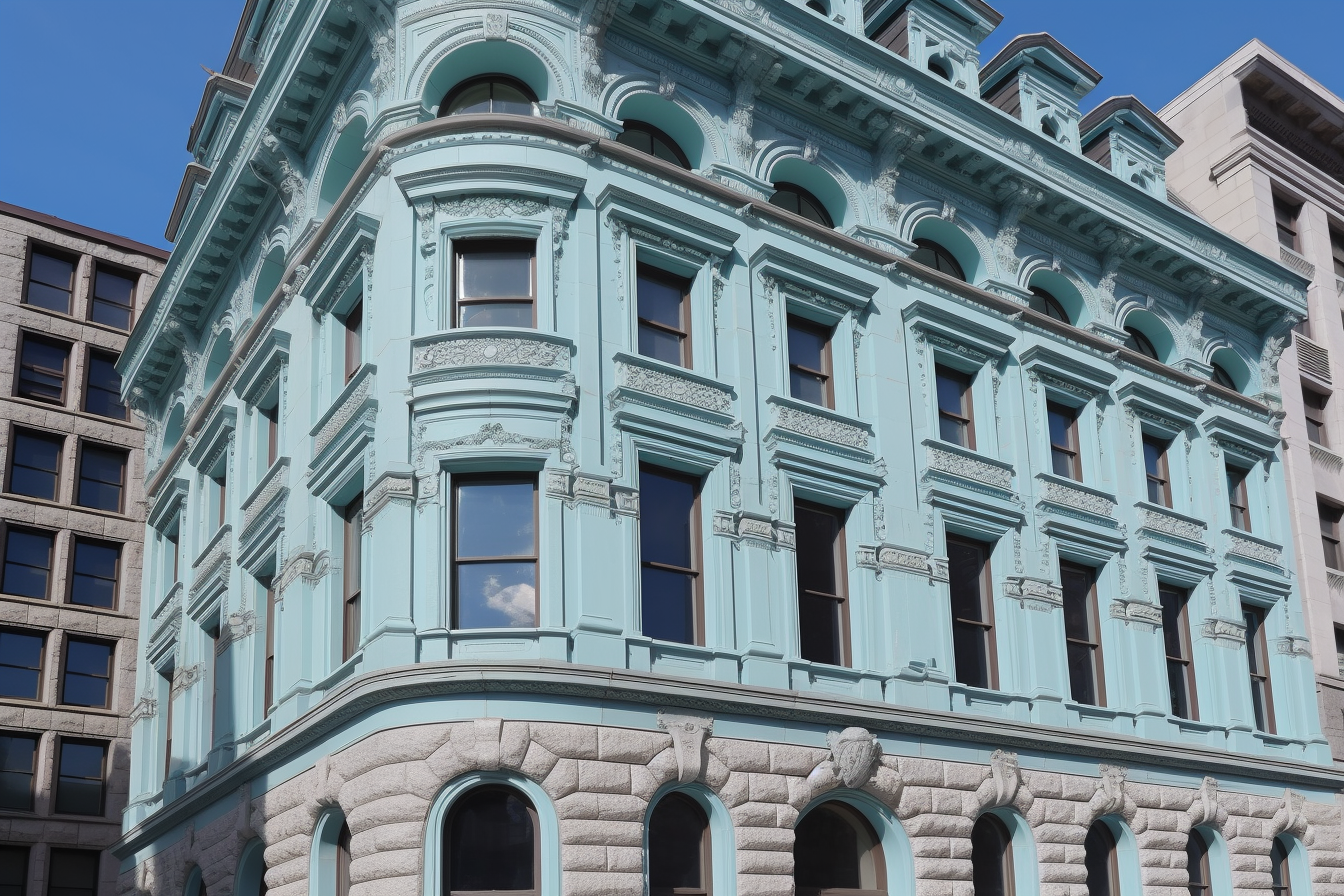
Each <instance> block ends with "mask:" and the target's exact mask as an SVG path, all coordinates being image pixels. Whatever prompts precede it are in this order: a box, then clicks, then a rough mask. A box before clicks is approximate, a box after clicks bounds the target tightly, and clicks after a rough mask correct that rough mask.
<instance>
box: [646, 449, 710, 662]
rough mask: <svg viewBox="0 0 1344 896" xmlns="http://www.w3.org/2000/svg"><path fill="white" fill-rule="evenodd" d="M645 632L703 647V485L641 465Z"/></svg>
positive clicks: (679, 475) (691, 479)
mask: <svg viewBox="0 0 1344 896" xmlns="http://www.w3.org/2000/svg"><path fill="white" fill-rule="evenodd" d="M639 494H640V507H641V509H642V511H643V512H642V513H641V514H640V518H639V559H640V605H641V626H640V627H641V631H642V632H643V633H644V634H645V635H647V636H649V637H650V638H657V639H658V640H660V641H676V642H679V643H681V644H700V643H703V640H704V639H703V637H702V634H701V633H702V631H703V616H704V614H703V606H702V603H701V593H700V588H701V580H700V537H699V533H700V527H699V508H700V480H699V479H696V478H694V477H691V476H685V475H682V474H680V473H674V472H672V471H670V470H664V469H661V468H659V467H654V466H649V465H644V464H641V465H640V468H639Z"/></svg>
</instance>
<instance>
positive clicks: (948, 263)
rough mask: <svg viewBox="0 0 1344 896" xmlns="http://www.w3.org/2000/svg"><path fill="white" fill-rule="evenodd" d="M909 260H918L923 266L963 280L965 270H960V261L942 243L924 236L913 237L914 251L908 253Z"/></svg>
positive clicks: (964, 278)
mask: <svg viewBox="0 0 1344 896" xmlns="http://www.w3.org/2000/svg"><path fill="white" fill-rule="evenodd" d="M910 260H911V261H916V262H919V263H920V264H922V265H924V266H925V267H930V268H933V269H934V270H935V271H938V272H939V273H942V274H947V275H948V276H949V277H956V278H957V279H958V280H961V281H962V282H965V280H966V272H965V271H963V270H962V268H961V263H960V262H959V261H957V259H956V256H954V255H953V254H952V253H951V252H950V251H949V250H948V249H947V247H945V246H944V245H943V244H942V243H937V242H934V241H933V240H930V239H925V238H924V237H916V238H915V251H913V252H911V253H910Z"/></svg>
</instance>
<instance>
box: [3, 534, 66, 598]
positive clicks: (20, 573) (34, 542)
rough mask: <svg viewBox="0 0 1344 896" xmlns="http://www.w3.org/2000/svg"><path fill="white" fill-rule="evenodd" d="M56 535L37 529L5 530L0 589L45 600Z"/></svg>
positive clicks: (20, 595)
mask: <svg viewBox="0 0 1344 896" xmlns="http://www.w3.org/2000/svg"><path fill="white" fill-rule="evenodd" d="M55 543H56V536H54V535H53V534H52V533H50V532H41V531H39V530H36V529H18V528H14V527H10V529H9V530H8V531H6V532H5V565H4V572H3V575H0V579H3V581H2V582H0V591H3V592H4V593H5V594H13V595H17V596H18V597H32V598H37V599H38V600H46V599H47V597H48V596H49V594H50V592H49V591H48V589H49V588H50V587H51V555H52V551H53V548H54V547H55Z"/></svg>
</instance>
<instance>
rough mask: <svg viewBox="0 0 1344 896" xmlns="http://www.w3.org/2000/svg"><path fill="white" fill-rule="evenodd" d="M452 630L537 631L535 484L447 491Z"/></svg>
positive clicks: (470, 485) (506, 481) (505, 482)
mask: <svg viewBox="0 0 1344 896" xmlns="http://www.w3.org/2000/svg"><path fill="white" fill-rule="evenodd" d="M453 509H454V512H453V559H452V563H453V596H454V603H453V627H454V628H458V629H475V628H535V627H536V626H537V478H536V476H531V475H528V476H489V477H480V478H463V479H462V480H461V481H460V482H458V483H457V484H456V485H454V487H453Z"/></svg>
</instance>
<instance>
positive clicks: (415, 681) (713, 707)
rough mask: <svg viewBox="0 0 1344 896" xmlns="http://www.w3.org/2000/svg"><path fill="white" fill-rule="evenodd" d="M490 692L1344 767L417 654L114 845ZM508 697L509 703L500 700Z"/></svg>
mask: <svg viewBox="0 0 1344 896" xmlns="http://www.w3.org/2000/svg"><path fill="white" fill-rule="evenodd" d="M485 693H497V694H513V695H527V694H535V695H537V696H539V697H544V698H545V699H547V700H550V701H554V700H555V699H557V698H564V697H571V698H574V699H577V700H609V701H616V702H624V703H630V704H637V705H642V706H647V707H650V708H651V709H652V708H658V709H667V708H672V707H676V708H684V709H690V710H695V711H697V712H701V713H712V714H713V715H714V716H715V717H723V716H734V715H736V716H740V717H755V718H769V719H780V718H783V719H788V720H791V721H795V722H798V723H801V724H804V725H822V726H833V727H840V728H845V727H850V726H858V727H865V728H868V729H870V730H872V731H874V732H875V733H877V734H878V736H879V737H882V736H914V737H925V738H937V739H945V740H954V741H962V742H968V741H969V742H975V743H981V744H986V745H993V746H995V747H998V748H1003V749H1015V750H1021V751H1024V752H1026V753H1029V754H1060V755H1065V756H1068V757H1070V758H1074V759H1076V758H1078V757H1087V758H1091V759H1096V760H1099V761H1116V762H1119V763H1121V764H1125V765H1131V766H1165V767H1172V768H1179V769H1186V770H1188V771H1190V772H1191V773H1192V774H1210V775H1223V776H1226V777H1227V778H1229V779H1236V780H1242V779H1244V778H1246V777H1247V775H1248V769H1254V771H1255V777H1256V778H1263V779H1266V780H1269V781H1272V782H1273V783H1274V785H1275V786H1278V787H1282V786H1285V785H1290V784H1297V785H1300V786H1303V787H1309V788H1319V789H1326V790H1339V789H1344V769H1340V768H1336V767H1334V766H1322V765H1312V764H1309V763H1306V762H1292V761H1285V760H1282V759H1276V758H1273V757H1268V756H1253V757H1252V756H1247V755H1237V754H1233V753H1228V752H1225V751H1221V750H1210V749H1200V748H1198V747H1193V746H1188V745H1185V744H1176V743H1165V742H1164V743H1163V744H1162V749H1161V750H1154V749H1153V743H1152V742H1151V741H1148V740H1144V739H1141V738H1137V737H1124V736H1122V735H1114V734H1103V733H1101V732H1094V731H1083V730H1078V729H1070V728H1056V727H1051V726H1046V725H1032V724H1027V723H1021V722H1013V721H1009V720H1005V719H995V718H981V717H977V716H971V715H967V714H963V713H953V712H944V711H939V710H931V709H920V708H918V707H901V706H892V705H891V704H889V703H881V702H876V701H870V700H854V699H847V698H843V697H838V696H835V695H831V694H826V693H822V692H816V691H809V692H800V691H787V690H781V689H777V688H764V687H756V686H752V685H744V684H733V683H730V682H722V681H704V680H700V679H692V678H676V677H672V676H668V675H663V674H651V673H647V672H634V671H630V670H626V669H610V668H602V667H597V666H580V665H574V664H570V663H562V662H534V663H462V662H458V661H452V660H449V661H444V662H433V663H419V664H417V665H414V666H401V667H398V668H394V669H386V670H382V671H379V672H373V673H369V674H368V675H363V676H360V677H358V678H355V679H352V680H350V681H348V682H346V683H345V684H343V685H341V686H340V687H338V688H337V689H336V690H335V691H333V692H332V693H331V694H329V695H328V696H327V698H326V699H325V700H323V702H322V703H321V704H319V705H318V706H317V707H316V708H314V709H313V710H312V711H310V712H309V713H307V714H306V715H304V716H303V717H302V719H300V720H299V722H297V723H295V724H292V725H290V726H288V727H286V728H284V729H282V730H281V731H280V732H278V733H277V734H276V735H275V737H274V738H273V739H272V740H270V741H269V742H268V743H265V744H263V745H261V746H260V747H259V748H258V749H257V750H255V751H254V752H251V753H248V754H246V755H245V756H243V757H242V758H241V759H239V760H238V761H236V762H235V763H233V764H232V765H230V766H228V767H227V768H226V769H223V770H222V771H220V772H219V773H218V774H216V775H215V776H213V777H211V778H209V779H207V780H206V781H205V782H204V783H202V784H201V785H200V786H199V787H196V788H194V789H193V790H191V791H189V792H188V793H187V794H186V795H184V796H183V797H181V798H179V799H178V800H176V801H174V802H173V803H171V804H169V805H168V806H167V807H165V808H164V809H162V810H160V811H159V812H157V813H155V814H154V815H153V816H152V817H150V818H148V819H146V820H145V821H143V822H141V823H140V824H139V825H136V826H135V827H134V828H132V829H131V830H129V831H127V832H126V834H125V835H124V836H123V837H122V839H121V840H120V841H118V842H117V843H116V844H115V845H114V846H113V847H112V852H113V854H114V855H116V856H117V858H118V859H126V858H128V857H130V856H131V855H133V854H134V853H136V852H137V851H139V850H141V849H143V848H145V847H146V846H148V845H150V844H151V843H152V842H153V841H154V840H155V839H156V838H158V837H161V836H163V835H164V834H165V833H167V832H169V831H171V830H173V828H174V827H177V826H179V825H182V824H185V823H186V822H187V820H188V819H190V818H192V817H193V816H195V815H196V814H197V813H198V812H200V811H201V810H202V809H203V808H205V807H206V806H209V805H211V804H213V803H214V802H215V801H217V800H220V799H224V798H225V797H226V796H229V795H232V794H234V793H236V792H237V790H238V788H239V787H240V786H242V785H243V784H245V783H247V782H249V781H252V780H253V779H255V778H257V777H259V776H260V775H263V774H265V773H266V772H268V771H271V770H274V769H276V768H278V767H280V766H281V765H283V764H284V763H286V762H287V761H289V760H291V759H292V758H293V757H295V756H296V755H298V754H301V753H303V752H304V751H305V750H307V749H310V748H317V747H319V746H320V747H321V748H322V749H323V750H328V746H329V748H330V750H329V751H334V750H337V749H340V746H339V745H340V744H341V743H342V742H341V740H340V739H339V738H333V737H332V735H333V733H334V732H336V731H338V730H339V729H341V728H343V727H345V726H346V725H348V724H349V723H351V721H352V720H356V719H361V718H366V715H365V714H366V713H372V712H376V711H377V710H378V709H379V708H381V707H384V706H387V705H389V704H392V703H397V702H400V701H426V700H434V699H436V698H451V697H463V698H468V699H477V698H479V695H481V694H485ZM500 705H505V704H500Z"/></svg>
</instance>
